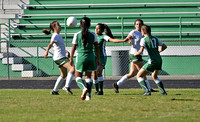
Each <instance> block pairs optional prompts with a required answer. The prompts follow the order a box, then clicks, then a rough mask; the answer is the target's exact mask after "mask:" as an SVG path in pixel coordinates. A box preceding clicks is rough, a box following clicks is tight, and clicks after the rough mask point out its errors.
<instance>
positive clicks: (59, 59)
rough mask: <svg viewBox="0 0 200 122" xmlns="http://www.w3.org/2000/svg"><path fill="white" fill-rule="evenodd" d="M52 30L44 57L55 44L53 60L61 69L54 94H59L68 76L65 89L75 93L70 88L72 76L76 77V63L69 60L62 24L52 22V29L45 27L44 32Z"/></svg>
mask: <svg viewBox="0 0 200 122" xmlns="http://www.w3.org/2000/svg"><path fill="white" fill-rule="evenodd" d="M51 31H53V34H52V37H51V41H50V43H49V45H48V47H47V49H46V52H45V54H44V57H45V58H47V56H48V52H49V50H50V48H51V47H52V46H53V49H54V54H53V60H54V62H55V63H56V64H57V65H58V67H59V70H60V73H61V74H60V76H59V77H58V79H57V81H56V83H55V86H54V88H53V90H52V91H51V94H52V95H59V93H58V89H59V87H60V86H61V85H62V83H63V81H64V79H65V78H66V76H67V78H66V83H65V87H63V90H65V91H66V92H68V93H70V94H73V93H72V92H71V90H70V87H69V86H70V84H71V81H72V78H73V77H74V75H73V74H74V71H75V68H74V65H71V64H70V62H69V58H67V57H66V52H67V54H68V55H69V52H68V51H66V50H65V44H64V40H63V38H62V37H61V36H60V34H59V33H60V31H61V26H60V24H59V23H58V22H57V21H53V22H51V23H50V30H47V29H43V32H44V33H45V34H46V35H49V34H51ZM67 69H68V70H69V73H68V74H67Z"/></svg>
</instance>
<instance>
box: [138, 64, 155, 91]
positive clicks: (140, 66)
mask: <svg viewBox="0 0 200 122" xmlns="http://www.w3.org/2000/svg"><path fill="white" fill-rule="evenodd" d="M143 65H144V61H139V62H136V63H135V66H136V68H137V70H138V71H140V69H141V68H142V66H143ZM143 78H144V80H145V83H146V85H147V87H148V89H149V91H152V92H156V90H153V89H152V88H151V86H150V83H149V80H148V79H147V77H146V76H144V77H143Z"/></svg>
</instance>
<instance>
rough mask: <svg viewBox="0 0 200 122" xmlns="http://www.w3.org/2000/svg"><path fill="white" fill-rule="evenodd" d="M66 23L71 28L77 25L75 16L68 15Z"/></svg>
mask: <svg viewBox="0 0 200 122" xmlns="http://www.w3.org/2000/svg"><path fill="white" fill-rule="evenodd" d="M67 25H68V26H69V27H72V28H73V27H75V26H76V25H77V19H76V18H75V17H69V18H68V19H67Z"/></svg>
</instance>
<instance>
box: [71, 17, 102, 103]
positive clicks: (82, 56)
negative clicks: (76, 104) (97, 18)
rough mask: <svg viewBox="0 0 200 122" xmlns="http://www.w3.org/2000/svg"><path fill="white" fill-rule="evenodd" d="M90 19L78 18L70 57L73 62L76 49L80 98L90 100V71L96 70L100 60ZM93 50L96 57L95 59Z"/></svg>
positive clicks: (76, 75)
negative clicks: (78, 25) (85, 77)
mask: <svg viewBox="0 0 200 122" xmlns="http://www.w3.org/2000/svg"><path fill="white" fill-rule="evenodd" d="M90 21H91V20H90V19H89V18H88V17H83V18H82V19H81V20H80V27H81V31H79V32H78V33H76V34H74V38H73V41H72V44H73V46H72V50H71V57H70V62H71V64H73V56H74V53H75V50H76V49H77V56H76V65H75V69H76V71H75V78H76V83H77V85H78V87H79V88H80V89H81V90H82V95H81V99H82V100H91V91H92V85H93V83H92V79H91V73H92V71H96V69H97V65H99V62H100V61H99V49H98V42H97V36H96V34H95V33H93V32H90V31H89V27H90ZM94 48H95V50H94ZM94 51H95V53H96V56H97V59H95V58H96V57H95V54H94ZM83 72H85V75H86V76H87V79H85V81H86V86H85V85H84V82H83V80H82V76H83Z"/></svg>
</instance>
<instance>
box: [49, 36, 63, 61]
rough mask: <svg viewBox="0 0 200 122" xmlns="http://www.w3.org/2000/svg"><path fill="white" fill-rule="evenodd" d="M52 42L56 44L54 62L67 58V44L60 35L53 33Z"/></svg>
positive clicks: (54, 45)
mask: <svg viewBox="0 0 200 122" xmlns="http://www.w3.org/2000/svg"><path fill="white" fill-rule="evenodd" d="M51 41H53V42H54V43H53V49H54V54H53V60H54V61H56V60H59V59H61V58H63V57H65V56H66V52H65V44H64V40H63V38H62V37H61V36H60V34H57V33H53V35H52V36H51Z"/></svg>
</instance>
